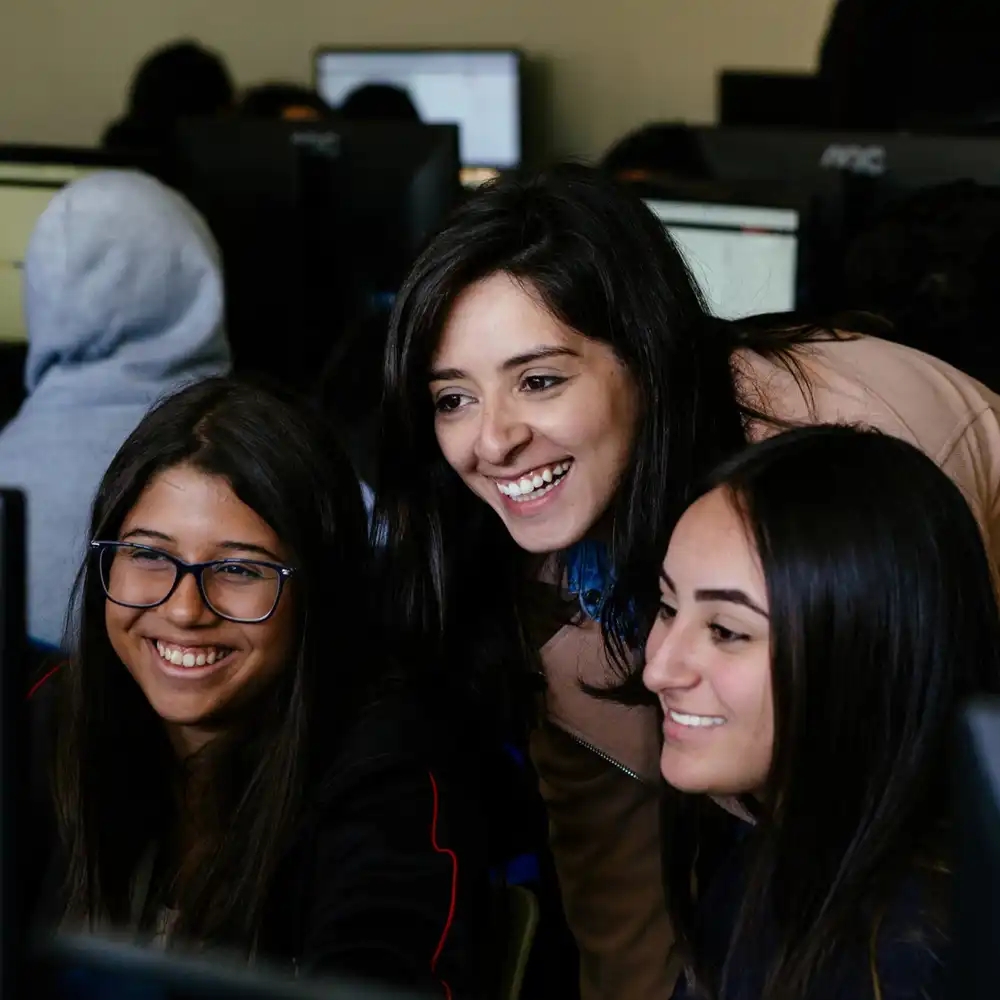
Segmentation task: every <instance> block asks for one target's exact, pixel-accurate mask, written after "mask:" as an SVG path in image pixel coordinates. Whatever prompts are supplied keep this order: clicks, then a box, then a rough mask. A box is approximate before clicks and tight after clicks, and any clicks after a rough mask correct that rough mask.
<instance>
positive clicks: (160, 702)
mask: <svg viewBox="0 0 1000 1000" xmlns="http://www.w3.org/2000/svg"><path fill="white" fill-rule="evenodd" d="M117 540H118V541H124V542H134V543H136V544H138V545H143V546H151V547H153V548H155V549H158V550H160V551H162V552H164V553H167V554H169V555H172V556H176V557H177V558H179V559H181V560H183V561H184V562H189V563H199V562H208V561H211V560H216V559H251V560H259V561H262V562H270V563H278V564H284V565H287V563H288V557H289V553H288V552H286V550H285V547H284V546H283V544H282V542H281V539H279V538H278V537H277V535H276V534H275V533H274V531H273V530H272V529H271V527H270V526H269V525H268V524H267V523H266V522H265V521H264V520H263V519H262V518H261V517H259V516H258V515H257V514H256V513H255V512H254V511H253V510H251V508H250V507H248V506H247V505H246V504H245V503H243V501H242V500H240V499H239V497H237V496H236V494H235V493H234V492H233V489H232V487H231V486H230V485H229V483H228V482H227V481H226V480H225V479H223V478H222V477H220V476H213V475H208V474H206V473H204V472H201V471H199V470H198V469H196V468H194V467H193V466H191V465H187V464H184V465H179V466H176V467H174V468H171V469H167V470H165V471H164V472H161V473H159V474H158V475H156V476H154V477H153V478H152V479H151V480H150V482H149V483H148V485H147V486H146V488H145V490H144V491H143V492H142V495H141V496H140V497H139V500H138V501H137V503H136V504H135V506H134V507H133V508H132V510H131V511H129V513H128V515H127V516H126V517H125V520H124V522H123V523H122V526H121V530H120V532H119V535H118V539H117ZM153 558H154V559H155V554H154V555H153ZM293 589H294V582H293V583H291V584H289V585H288V586H286V587H285V588H284V590H283V592H282V594H281V598H280V600H279V601H278V605H277V607H276V609H275V611H274V614H273V615H271V617H269V618H268V619H267V620H265V621H263V622H258V623H255V624H239V623H236V622H231V621H228V620H227V619H224V618H221V617H219V615H217V614H216V613H215V612H214V611H213V610H212V609H211V608H210V607H208V606H207V605H206V604H205V602H204V600H203V599H202V596H201V593H200V591H199V589H198V586H197V583H196V581H195V579H194V577H193V576H192V575H191V574H188V575H186V576H184V577H183V579H181V581H180V582H179V583H178V585H177V587H176V589H175V590H174V592H173V594H172V595H171V596H170V598H169V600H167V601H166V602H165V603H163V604H161V605H159V606H158V607H154V608H147V609H136V608H128V607H122V606H121V605H118V604H115V603H114V602H112V601H110V600H108V601H107V602H106V606H105V623H106V627H107V630H108V638H109V639H110V641H111V645H112V646H113V647H114V650H115V652H116V653H117V654H118V657H119V659H120V660H121V661H122V663H123V664H124V665H125V667H126V668H127V669H128V671H129V673H131V674H132V676H133V678H135V681H136V683H137V684H138V685H139V687H140V688H141V689H142V691H143V694H144V695H145V696H146V698H147V700H148V701H149V703H150V705H151V706H152V707H153V709H154V711H155V712H156V713H157V715H159V716H160V718H161V719H163V721H164V722H165V723H166V725H167V730H168V733H169V734H170V737H171V741H172V743H173V745H174V747H175V749H177V750H178V752H179V753H181V754H185V753H190V752H192V751H193V750H196V749H198V747H200V746H201V745H203V744H204V743H205V742H206V741H208V740H209V739H211V738H212V736H213V735H214V734H215V733H216V732H218V731H219V730H222V729H225V728H226V727H227V726H228V725H230V724H231V722H232V720H233V718H234V715H237V714H238V713H239V711H240V709H241V708H243V707H244V706H245V705H246V704H247V703H248V702H249V701H251V700H252V699H253V698H254V696H255V695H257V694H258V693H259V692H260V691H262V690H263V689H264V688H266V687H267V686H268V684H269V683H270V681H272V680H273V679H274V677H276V676H277V675H278V674H279V673H280V672H281V671H282V670H283V669H284V668H285V667H286V666H287V665H288V663H289V662H290V660H291V657H292V656H293V655H294V652H295V645H296V626H295V621H296V618H295V613H294V606H293V605H294V597H295V595H294V593H293Z"/></svg>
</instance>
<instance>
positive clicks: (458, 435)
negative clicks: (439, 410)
mask: <svg viewBox="0 0 1000 1000" xmlns="http://www.w3.org/2000/svg"><path fill="white" fill-rule="evenodd" d="M469 425H471V421H469V420H460V419H454V420H449V421H445V420H436V421H435V423H434V436H435V437H436V438H437V443H438V447H439V448H440V449H441V454H442V455H444V460H445V461H446V462H447V463H448V464H449V465H450V466H451V467H452V468H453V469H454V470H455V471H456V472H458V473H461V472H462V471H463V470H464V469H466V468H469V467H471V466H473V465H474V464H475V454H474V448H473V445H474V441H473V433H472V431H471V430H470V426H469Z"/></svg>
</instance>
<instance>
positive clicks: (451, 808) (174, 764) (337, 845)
mask: <svg viewBox="0 0 1000 1000" xmlns="http://www.w3.org/2000/svg"><path fill="white" fill-rule="evenodd" d="M91 537H92V541H91V543H90V549H91V552H90V557H89V558H88V560H87V562H86V565H85V567H84V569H83V571H82V573H81V577H80V583H79V601H78V605H79V606H78V609H77V615H78V633H77V645H76V650H75V652H74V654H73V656H72V658H71V660H70V662H69V663H68V664H67V665H66V666H65V667H64V668H62V670H61V671H60V672H59V673H58V674H57V675H56V676H55V677H53V678H52V680H51V681H49V682H48V683H46V684H45V685H43V687H42V689H41V691H40V692H39V693H38V694H36V696H35V697H36V698H43V699H44V696H45V695H46V694H49V693H51V694H52V695H53V696H54V698H55V701H56V705H55V712H54V713H53V727H52V728H53V730H54V734H53V739H54V768H53V775H54V780H53V784H52V788H53V792H54V802H55V812H56V819H57V826H58V833H59V841H60V843H61V851H60V852H59V860H58V864H56V865H55V867H56V868H58V869H59V874H60V876H61V878H59V880H58V881H59V883H60V885H61V889H60V891H59V892H58V893H57V894H56V898H55V899H54V900H53V901H50V902H52V903H53V905H52V907H51V908H52V914H51V916H52V917H53V918H54V919H55V921H56V922H57V923H58V924H59V926H61V927H63V928H65V929H69V930H74V929H84V930H89V931H97V932H101V931H111V932H119V933H122V932H124V933H127V934H129V935H130V936H132V937H133V938H134V939H135V940H136V941H138V942H146V943H151V944H154V945H160V946H165V947H174V946H177V947H182V948H192V947H193V948H199V949H200V948H213V949H214V948H224V949H226V950H227V951H236V952H238V953H242V954H243V955H245V956H246V957H247V958H248V959H249V960H255V959H257V958H260V959H262V960H267V961H268V962H270V963H278V964H281V965H284V966H286V967H288V968H290V969H294V970H295V971H296V972H297V973H298V972H302V973H310V972H326V971H336V972H346V973H351V974H354V975H360V976H366V977H373V978H376V979H378V980H382V981H387V982H392V983H396V984H399V985H405V986H408V987H419V988H426V989H433V990H435V991H437V993H438V994H439V995H440V992H441V991H442V990H443V991H444V993H445V994H447V995H449V996H450V995H455V996H461V995H468V994H469V993H477V992H478V983H477V980H478V977H479V975H480V971H479V970H480V968H481V966H482V961H481V955H480V953H479V949H480V942H481V941H482V939H483V936H484V934H483V933H482V932H484V931H485V928H484V927H482V926H481V924H480V921H479V915H480V914H482V913H485V912H486V911H487V906H488V903H487V899H486V897H485V895H484V894H485V893H486V892H487V891H488V887H487V881H486V880H487V875H486V862H485V859H484V858H483V857H482V856H481V850H480V848H481V844H482V842H483V837H482V836H481V831H479V829H478V823H479V820H478V818H476V817H477V816H478V815H479V812H478V810H477V808H476V805H475V797H474V792H473V790H471V789H470V787H469V786H468V785H467V784H466V782H465V779H464V776H463V775H462V774H460V773H459V771H458V769H457V765H456V762H457V761H458V760H460V759H461V757H460V755H459V754H458V753H457V752H455V749H454V748H453V747H452V746H451V745H450V742H449V734H450V732H451V729H450V727H449V726H448V725H446V724H445V723H446V720H443V719H442V718H441V706H440V705H439V704H437V703H436V698H434V697H432V691H431V689H430V687H429V686H428V685H426V684H424V685H422V689H421V690H419V691H418V690H414V689H413V685H411V684H410V683H409V682H407V681H406V680H405V679H403V677H402V672H401V671H393V670H391V669H390V668H389V667H388V666H387V665H385V664H384V663H383V662H382V660H383V657H382V656H381V654H380V651H379V643H378V641H377V639H376V637H375V636H374V634H373V630H372V628H371V626H370V623H371V617H370V615H369V611H368V607H367V606H366V604H367V602H368V594H369V588H368V578H369V572H368V559H367V528H366V518H365V512H364V509H363V506H362V500H361V493H360V490H359V486H358V482H357V479H356V477H355V476H354V475H353V473H352V470H351V468H350V466H349V464H348V463H347V461H346V459H344V458H343V457H341V453H340V451H339V450H338V449H337V447H336V445H335V444H334V443H333V442H331V441H330V440H328V439H327V437H326V436H325V434H324V433H323V431H322V430H321V428H320V427H319V426H317V425H316V424H314V423H313V421H312V419H311V418H310V417H309V416H308V415H307V414H306V413H304V412H302V411H300V410H298V409H296V408H295V407H293V406H292V405H291V404H288V403H286V402H285V401H283V400H282V399H280V398H278V397H276V396H274V395H272V394H270V393H267V392H264V391H262V390H260V389H257V388H254V387H250V386H247V385H243V384H240V383H238V382H232V381H228V380H224V379H214V380H209V381H206V382H203V383H200V384H198V385H195V386H193V387H191V388H189V389H186V390H184V391H183V392H181V393H179V394H178V395H176V396H174V397H172V398H170V399H168V400H167V401H166V402H164V403H162V404H161V405H160V406H159V407H158V408H156V409H155V410H153V411H152V412H151V413H150V414H149V415H148V416H147V417H146V418H145V419H144V420H143V421H142V423H141V424H140V425H139V426H138V428H136V430H135V431H134V432H133V434H132V435H131V437H130V438H129V439H128V440H127V441H126V443H125V444H124V445H123V446H122V448H121V450H120V451H119V453H118V455H117V456H116V457H115V459H114V461H113V462H112V464H111V466H110V468H109V469H108V471H107V473H106V474H105V477H104V480H103V482H102V484H101V486H100V490H99V492H98V495H97V498H96V501H95V504H94V509H93V517H92V524H91ZM459 869H461V873H459Z"/></svg>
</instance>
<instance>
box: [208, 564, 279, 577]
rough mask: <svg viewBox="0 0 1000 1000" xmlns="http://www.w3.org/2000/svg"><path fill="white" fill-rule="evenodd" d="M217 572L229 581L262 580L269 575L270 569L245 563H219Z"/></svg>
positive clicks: (216, 568)
mask: <svg viewBox="0 0 1000 1000" xmlns="http://www.w3.org/2000/svg"><path fill="white" fill-rule="evenodd" d="M215 572H216V573H217V574H218V575H219V576H223V577H226V578H227V579H229V580H261V579H263V578H264V577H265V576H266V575H267V574H268V567H266V566H258V565H257V564H256V563H245V562H231V563H219V564H218V565H217V566H216V567H215ZM271 575H273V572H272V574H271Z"/></svg>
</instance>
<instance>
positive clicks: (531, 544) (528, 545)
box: [503, 517, 589, 555]
mask: <svg viewBox="0 0 1000 1000" xmlns="http://www.w3.org/2000/svg"><path fill="white" fill-rule="evenodd" d="M503 520H504V526H505V527H506V528H507V531H508V533H509V534H510V537H511V538H512V539H513V540H514V543H515V544H516V545H517V546H518V548H522V549H524V551H525V552H531V553H533V554H534V555H548V554H549V553H550V552H562V551H564V550H565V549H568V548H569V547H570V546H571V545H575V544H576V543H577V542H579V541H580V540H581V539H583V538H584V537H585V536H586V534H587V531H588V530H589V525H587V524H580V525H573V526H567V525H565V524H560V523H558V522H555V523H553V524H551V525H547V524H541V523H538V524H529V523H526V522H518V521H514V520H513V519H508V518H506V517H505V518H504V519H503Z"/></svg>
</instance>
